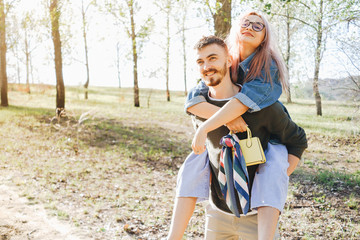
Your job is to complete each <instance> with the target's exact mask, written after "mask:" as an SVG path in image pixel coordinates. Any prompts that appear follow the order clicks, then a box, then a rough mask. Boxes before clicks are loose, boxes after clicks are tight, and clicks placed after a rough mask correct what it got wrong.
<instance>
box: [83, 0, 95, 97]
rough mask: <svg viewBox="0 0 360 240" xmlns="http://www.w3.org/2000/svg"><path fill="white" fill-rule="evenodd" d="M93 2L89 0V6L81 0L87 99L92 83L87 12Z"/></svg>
mask: <svg viewBox="0 0 360 240" xmlns="http://www.w3.org/2000/svg"><path fill="white" fill-rule="evenodd" d="M92 4H93V1H92V2H89V3H88V4H87V6H86V7H85V6H84V0H81V16H82V31H83V39H84V48H85V66H86V82H85V84H84V88H85V99H88V87H89V83H90V69H89V56H88V52H89V51H88V43H87V29H88V22H87V20H86V13H87V11H88V9H89V7H90V6H91V5H92Z"/></svg>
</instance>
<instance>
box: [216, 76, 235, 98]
mask: <svg viewBox="0 0 360 240" xmlns="http://www.w3.org/2000/svg"><path fill="white" fill-rule="evenodd" d="M238 92H239V86H237V85H235V84H233V82H232V81H231V79H230V75H229V73H227V74H226V75H225V77H224V79H223V80H222V81H221V83H220V84H219V85H217V86H215V87H209V94H210V96H211V97H212V98H215V99H226V98H231V97H233V96H235V95H236V94H237V93H238Z"/></svg>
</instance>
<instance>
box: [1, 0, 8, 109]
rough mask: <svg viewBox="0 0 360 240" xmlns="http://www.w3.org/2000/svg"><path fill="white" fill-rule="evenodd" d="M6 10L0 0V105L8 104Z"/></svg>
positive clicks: (5, 105)
mask: <svg viewBox="0 0 360 240" xmlns="http://www.w3.org/2000/svg"><path fill="white" fill-rule="evenodd" d="M6 50H7V49H6V12H5V5H4V1H3V0H0V83H1V106H3V107H7V106H9V101H8V85H7V84H8V80H7V73H6Z"/></svg>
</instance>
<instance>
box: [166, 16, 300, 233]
mask: <svg viewBox="0 0 360 240" xmlns="http://www.w3.org/2000/svg"><path fill="white" fill-rule="evenodd" d="M195 50H196V51H197V60H196V62H197V64H198V67H199V71H200V75H201V78H202V81H201V82H200V83H199V84H198V86H196V87H195V88H194V89H192V90H191V92H190V93H189V95H188V98H187V101H186V104H185V107H186V111H187V112H188V113H190V114H191V115H192V118H193V123H194V126H195V128H196V133H195V136H194V139H193V142H192V148H193V152H192V153H191V154H190V155H189V156H188V157H187V159H186V160H185V162H184V164H183V166H182V167H181V169H180V171H179V175H178V185H177V192H176V200H175V206H174V212H173V218H172V223H171V227H170V232H169V235H168V239H171V240H173V239H182V236H183V234H184V231H185V229H186V226H187V224H188V222H189V220H190V217H191V215H192V213H193V211H194V208H195V204H196V202H197V201H202V200H205V199H209V189H210V199H209V202H210V203H209V204H208V206H207V207H206V229H205V239H273V238H274V237H275V236H278V233H277V221H278V217H279V214H280V213H281V211H282V210H283V207H284V204H285V200H286V196H287V187H288V181H289V178H288V176H289V175H290V174H291V173H292V172H293V171H294V169H295V167H296V165H297V163H298V161H299V160H300V157H301V155H302V153H303V151H304V150H305V148H306V147H307V140H306V135H305V132H304V130H303V129H302V128H300V127H298V126H297V125H296V124H295V123H294V122H293V121H291V119H290V117H289V115H288V114H287V111H286V109H285V107H284V106H283V105H282V104H281V103H280V102H279V101H278V98H279V97H280V95H281V92H282V88H283V89H287V80H286V71H285V67H284V63H283V60H282V59H281V57H280V55H279V54H278V52H277V49H276V47H275V44H274V41H273V39H272V32H271V29H270V26H269V23H268V22H267V20H266V19H265V18H264V17H263V16H262V15H260V14H258V13H255V12H251V13H248V14H245V15H244V16H242V17H241V18H240V20H239V22H236V23H235V25H234V26H232V28H231V31H230V35H229V36H228V39H227V44H225V42H224V41H223V40H222V39H220V38H217V37H214V36H209V37H203V38H202V39H201V40H200V41H199V42H198V43H197V44H196V45H195ZM246 126H248V127H249V128H250V129H251V132H252V135H253V136H256V137H259V139H260V141H261V145H262V147H263V149H264V151H265V156H266V159H267V162H266V163H265V164H261V165H255V166H249V167H247V172H248V176H249V184H248V186H249V194H250V211H249V212H248V213H247V214H246V215H244V214H242V211H241V207H239V206H240V205H241V204H240V202H239V198H238V197H237V198H236V205H237V206H238V209H239V211H240V217H236V216H235V215H234V213H233V212H232V211H231V210H230V209H229V206H228V205H227V203H226V200H225V199H224V196H223V194H222V191H221V187H220V185H219V178H218V176H219V168H220V166H219V159H220V150H221V146H220V140H221V138H222V137H223V136H225V135H227V134H228V133H229V130H232V131H233V132H234V133H237V136H238V138H239V139H244V138H246V136H247V135H246V132H245V131H246ZM269 142H271V143H269ZM276 142H277V143H281V144H276ZM205 146H206V147H205Z"/></svg>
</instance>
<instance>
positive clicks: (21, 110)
mask: <svg viewBox="0 0 360 240" xmlns="http://www.w3.org/2000/svg"><path fill="white" fill-rule="evenodd" d="M0 110H8V111H11V112H13V113H15V114H19V115H35V116H39V115H46V116H48V117H50V116H55V108H54V109H50V108H39V107H24V106H14V105H10V106H8V107H1V108H0Z"/></svg>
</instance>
